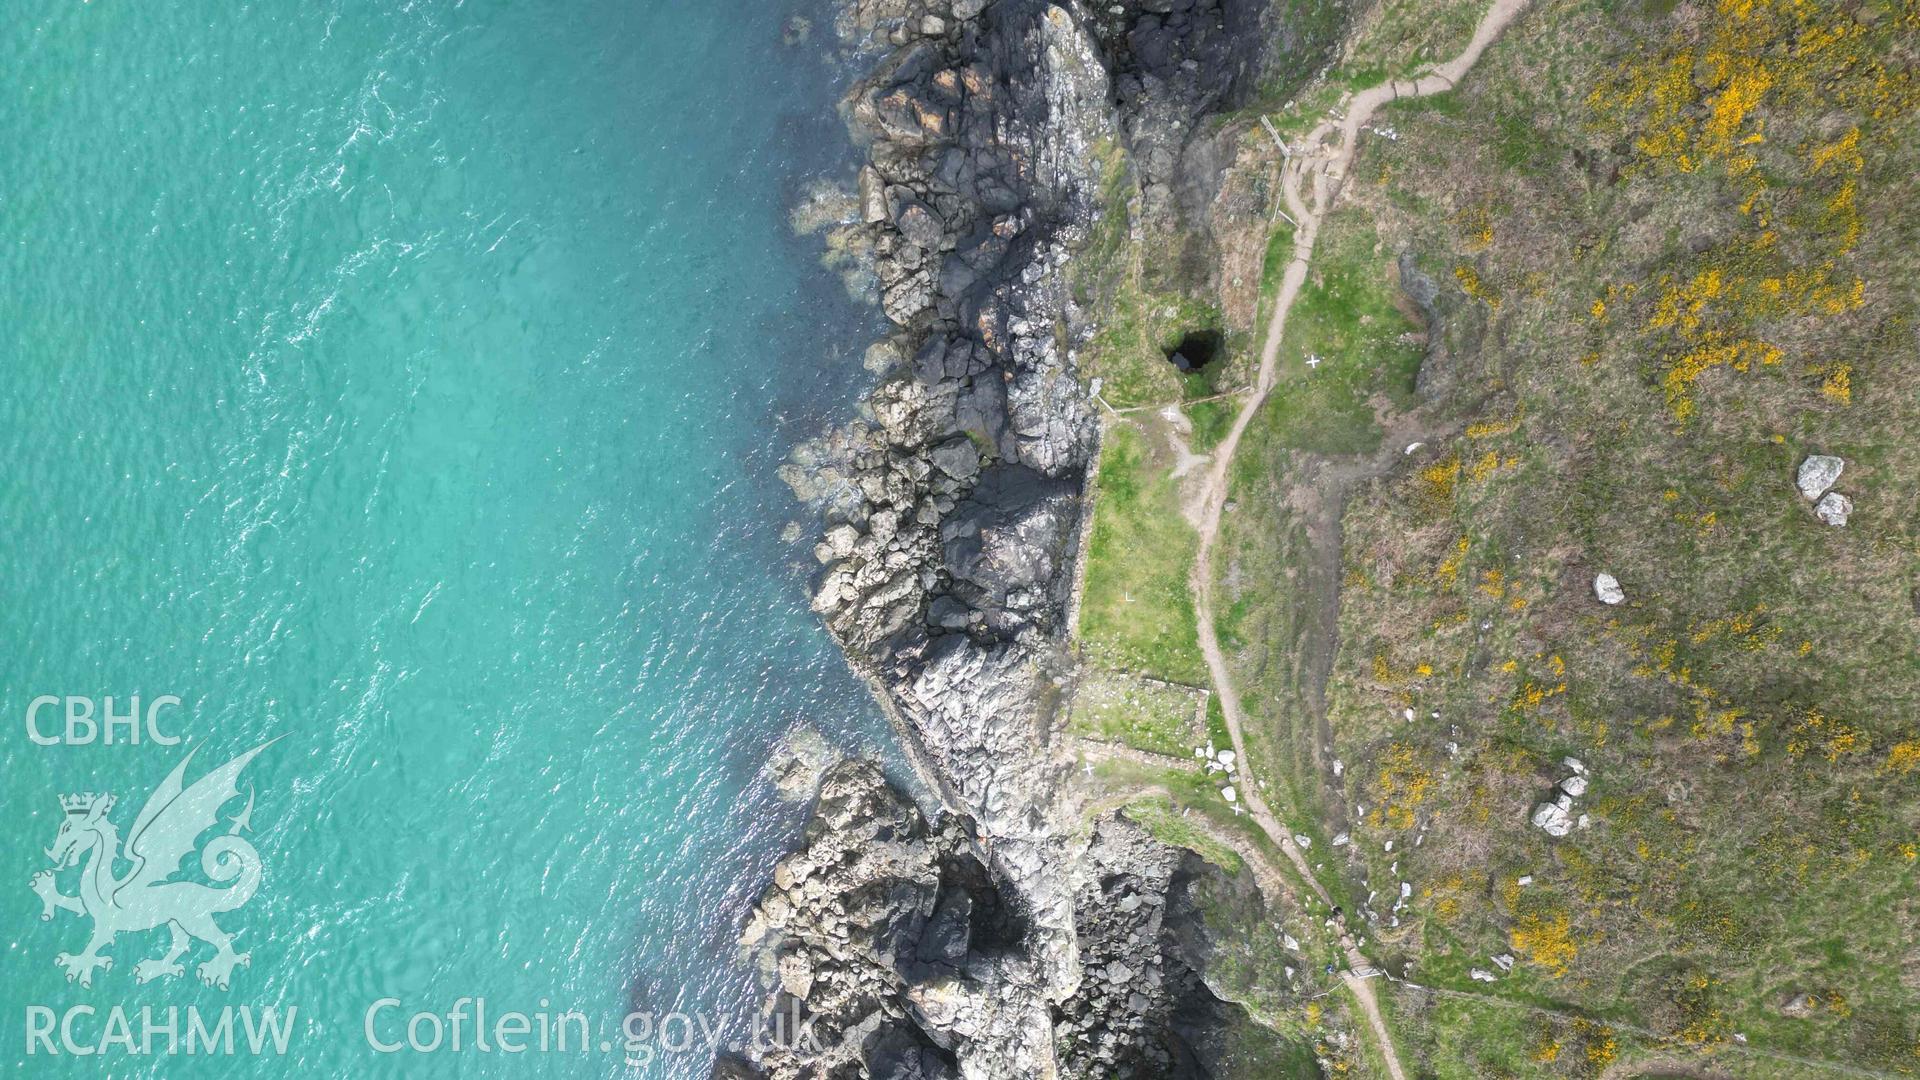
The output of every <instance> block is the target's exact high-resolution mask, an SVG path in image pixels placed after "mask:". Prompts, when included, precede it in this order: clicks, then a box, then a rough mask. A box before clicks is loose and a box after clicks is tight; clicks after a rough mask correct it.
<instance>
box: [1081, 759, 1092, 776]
mask: <svg viewBox="0 0 1920 1080" xmlns="http://www.w3.org/2000/svg"><path fill="white" fill-rule="evenodd" d="M1080 771H1081V772H1084V773H1086V774H1087V775H1088V776H1092V775H1093V762H1091V761H1089V762H1087V767H1086V768H1084V769H1082V770H1080Z"/></svg>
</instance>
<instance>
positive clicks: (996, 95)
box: [728, 0, 1267, 1078]
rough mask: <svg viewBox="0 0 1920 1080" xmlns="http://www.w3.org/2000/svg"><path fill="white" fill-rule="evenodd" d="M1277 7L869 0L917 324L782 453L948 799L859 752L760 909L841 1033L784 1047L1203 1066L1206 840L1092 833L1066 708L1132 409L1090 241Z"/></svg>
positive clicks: (819, 1064)
mask: <svg viewBox="0 0 1920 1080" xmlns="http://www.w3.org/2000/svg"><path fill="white" fill-rule="evenodd" d="M1264 17H1265V15H1264V10H1263V7H1262V5H1260V4H1258V3H1255V2H1253V0H1120V2H1115V3H1107V4H1102V5H1099V7H1098V10H1097V11H1092V10H1090V9H1083V8H1082V7H1080V6H1079V5H1078V4H1071V3H1068V4H1049V3H1042V2H1037V0H995V2H991V3H989V2H984V0H854V2H853V3H851V4H850V6H849V7H848V8H847V9H846V11H845V13H844V14H843V17H842V18H841V20H840V22H839V26H838V30H839V32H840V34H841V37H842V39H843V40H844V41H846V42H848V43H850V44H851V45H853V46H855V47H862V48H869V49H873V50H875V51H876V52H877V53H880V54H882V55H881V58H880V59H879V60H878V62H877V64H876V65H875V66H874V68H873V69H872V74H871V75H870V77H868V78H867V79H865V80H863V81H862V82H861V83H860V84H859V85H858V86H857V87H856V88H855V89H854V90H853V92H852V93H851V94H850V96H849V98H848V100H847V103H846V112H847V114H848V117H849V120H850V124H851V127H852V128H853V131H854V134H855V137H856V138H857V139H859V140H861V142H862V143H863V144H864V145H865V146H866V148H867V158H868V161H867V164H866V165H865V166H863V167H862V168H861V170H860V174H859V179H858V189H859V190H858V200H857V212H856V217H857V220H856V221H854V222H852V223H851V224H850V225H849V226H848V228H849V229H851V230H853V231H854V232H856V233H857V234H858V235H857V237H855V242H854V243H853V244H852V245H850V246H858V247H862V248H864V249H865V250H867V251H869V252H870V253H871V258H872V264H871V271H872V274H873V278H874V280H875V281H877V284H878V293H879V301H880V304H881V307H882V310H883V311H884V312H885V314H886V317H887V319H888V320H889V321H890V322H891V323H892V327H893V328H892V331H891V332H890V334H889V335H888V337H887V338H886V340H885V341H883V342H882V343H880V344H879V345H878V346H876V347H875V349H874V350H872V351H871V352H870V354H869V364H870V366H873V367H874V368H875V369H876V371H877V374H878V384H877V385H876V386H875V388H874V390H873V391H872V393H871V395H870V397H869V399H868V401H867V402H866V404H865V407H864V408H863V410H862V417H861V418H860V419H859V420H857V421H855V422H853V423H850V424H848V425H846V426H844V427H842V428H839V429H836V430H834V431H831V432H829V433H827V434H825V435H824V436H822V437H821V438H819V439H817V440H815V441H813V442H811V443H809V444H807V445H806V446H803V447H801V448H799V449H798V450H797V451H796V452H795V453H794V455H793V458H792V461H791V462H790V464H789V465H787V466H786V467H785V468H784V469H783V471H782V475H783V477H784V478H785V479H786V480H787V481H788V483H789V484H790V485H791V486H792V487H793V488H794V490H795V492H796V494H798V495H799V496H800V497H801V498H802V499H803V500H805V501H806V502H808V503H809V504H811V505H813V506H815V507H816V508H818V510H819V512H820V513H821V515H822V517H823V519H824V530H823V533H822V535H821V537H820V539H819V541H818V542H817V544H816V545H815V548H814V554H815V556H816V557H817V558H818V560H819V562H820V564H821V570H820V573H819V576H818V578H817V581H816V584H815V587H814V593H813V607H814V609H815V610H816V611H817V612H818V613H819V614H820V616H821V617H822V619H823V620H824V621H825V622H826V625H827V626H828V628H829V629H830V630H831V632H832V633H833V635H834V637H835V638H836V639H837V640H838V641H839V643H840V644H841V645H842V647H843V648H844V650H845V651H846V654H847V656H848V659H849V661H850V663H851V664H852V665H853V667H854V668H855V670H856V671H858V672H859V673H860V674H861V675H862V676H864V677H865V678H866V679H867V680H868V681H869V683H870V684H871V686H872V688H873V690H874V692H875V695H876V697H877V698H878V699H879V700H880V702H881V703H882V705H883V707H884V708H885V709H886V710H887V711H888V713H889V714H890V716H891V717H892V719H893V720H894V723H895V726H896V728H897V729H898V730H899V732H900V735H901V738H902V741H903V743H904V744H905V746H906V749H907V751H908V754H909V757H910V758H911V759H912V761H913V762H914V764H915V766H916V768H917V770H918V771H919V772H920V773H921V775H922V777H923V778H924V779H925V780H926V781H927V782H928V785H929V786H930V787H931V788H932V789H934V791H936V792H937V794H938V796H939V800H940V802H941V804H942V813H941V814H940V816H939V820H938V821H937V822H928V821H926V820H924V819H923V818H922V817H921V816H920V814H919V812H918V811H917V810H914V809H913V808H912V806H911V804H910V803H908V802H907V801H906V800H905V799H904V797H902V796H900V795H899V794H898V793H897V792H893V791H892V790H891V789H890V788H888V787H887V786H886V784H885V782H884V780H883V779H881V777H880V776H879V774H878V773H877V772H876V771H874V770H873V769H872V768H871V767H870V766H865V765H861V764H859V763H849V764H843V765H840V766H836V767H835V768H833V769H832V770H830V771H829V772H828V773H827V775H826V777H825V779H824V780H823V782H822V786H821V789H820V796H819V807H818V809H817V811H816V815H815V818H814V820H813V822H812V824H810V826H809V828H808V832H807V841H806V847H805V848H803V850H802V851H800V852H798V853H796V854H795V855H794V856H792V857H790V858H789V859H788V860H786V861H783V862H782V864H781V868H780V869H779V870H778V871H777V872H776V876H775V882H774V885H773V887H772V888H771V889H769V891H768V893H767V895H766V897H765V898H764V899H763V901H762V903H761V905H760V908H759V910H758V912H757V913H756V916H755V919H754V923H753V926H752V927H751V928H750V929H749V931H748V933H747V941H746V944H747V946H748V948H749V950H750V951H752V952H753V953H754V954H755V955H756V956H757V957H758V960H759V963H760V966H761V970H762V972H763V975H764V981H765V982H766V984H767V986H768V988H769V999H768V1015H769V1016H770V1017H771V1016H775V1015H778V1014H779V1013H780V1012H781V1010H782V1009H783V1008H786V1009H789V1010H791V1009H792V1008H793V1007H796V1006H797V1007H798V1008H799V1011H801V1012H804V1013H805V1014H807V1015H810V1016H813V1017H816V1018H818V1022H817V1024H816V1025H815V1033H816V1034H817V1035H819V1034H824V1035H825V1036H826V1037H825V1038H824V1039H823V1044H824V1045H823V1047H821V1048H818V1049H814V1050H809V1049H806V1048H790V1047H789V1048H781V1047H774V1048H772V1049H769V1050H765V1051H762V1052H761V1053H760V1054H759V1055H757V1056H758V1060H757V1061H755V1062H753V1063H752V1064H753V1065H754V1066H755V1067H757V1068H759V1069H761V1070H763V1071H764V1072H765V1073H766V1074H767V1075H769V1076H776V1077H800V1076H849V1077H851V1076H887V1077H933V1076H947V1075H958V1076H965V1077H969V1078H984V1077H1021V1078H1029V1077H1047V1076H1054V1075H1072V1076H1081V1075H1099V1076H1166V1075H1201V1074H1202V1073H1201V1072H1199V1071H1195V1070H1196V1069H1197V1068H1198V1065H1197V1058H1196V1056H1195V1055H1196V1052H1195V1049H1194V1046H1195V1045H1196V1043H1195V1040H1193V1039H1191V1038H1189V1037H1188V1035H1186V1034H1182V1029H1181V1027H1180V1025H1178V1024H1176V1023H1174V1021H1173V1018H1174V1017H1175V1016H1176V1015H1180V1016H1191V1015H1199V1014H1204V1013H1205V1010H1204V1009H1202V1010H1200V1013H1199V1014H1196V1013H1194V1012H1193V1010H1191V1009H1189V1008H1187V1005H1186V1003H1183V1002H1182V1001H1181V1000H1178V999H1179V998H1180V997H1181V996H1182V995H1186V996H1188V997H1191V996H1193V995H1195V994H1198V995H1201V996H1205V993H1206V992H1205V991H1204V986H1203V983H1202V981H1201V980H1200V979H1199V978H1198V977H1197V976H1195V975H1194V974H1193V969H1192V967H1191V966H1190V965H1188V964H1187V963H1186V961H1184V960H1181V961H1177V962H1174V963H1171V964H1168V963H1163V962H1162V961H1161V960H1160V959H1159V956H1160V950H1159V947H1158V945H1157V944H1156V942H1158V941H1159V940H1160V938H1161V936H1162V933H1163V928H1162V925H1161V920H1162V919H1163V917H1164V912H1165V911H1166V903H1167V890H1168V887H1169V883H1170V882H1172V881H1173V880H1174V879H1175V877H1176V875H1175V873H1174V868H1176V867H1177V866H1179V865H1180V864H1181V861H1182V858H1183V853H1181V852H1179V851H1178V850H1177V849H1173V848H1168V847H1165V846H1163V845H1160V844H1158V843H1157V842H1155V841H1154V840H1152V839H1151V838H1150V837H1149V836H1147V835H1146V833H1145V832H1144V831H1142V830H1140V829H1138V828H1135V827H1132V826H1131V825H1128V824H1127V823H1125V822H1124V821H1123V820H1119V819H1115V818H1112V817H1111V816H1110V817H1109V818H1107V819H1105V820H1104V821H1103V823H1101V824H1100V825H1099V826H1097V827H1096V829H1095V832H1094V835H1092V836H1091V837H1090V836H1089V835H1088V833H1087V829H1086V827H1085V825H1084V824H1083V823H1081V822H1080V821H1079V819H1078V817H1077V815H1076V814H1075V813H1074V812H1073V810H1072V809H1071V808H1070V807H1069V806H1068V805H1067V801H1066V799H1065V797H1064V791H1065V788H1066V784H1067V772H1068V761H1067V760H1066V758H1065V757H1064V756H1063V755H1062V754H1060V753H1058V752H1057V751H1056V748H1055V747H1054V746H1053V743H1052V738H1051V736H1052V733H1053V730H1054V727H1055V724H1056V712H1057V711H1058V708H1059V706H1060V704H1061V702H1062V699H1063V697H1064V695H1065V693H1066V690H1067V687H1068V680H1069V676H1070V660H1069V656H1068V653H1067V650H1066V643H1067V637H1068V634H1069V631H1070V627H1069V626H1068V618H1069V610H1070V606H1071V597H1070V595H1069V594H1070V591H1071V588H1072V582H1073V580H1074V562H1075V559H1076V557H1077V552H1078V550H1079V539H1080V532H1081V529H1082V527H1083V524H1084V521H1083V518H1084V516H1085V515H1084V506H1083V488H1084V483H1085V479H1086V476H1087V474H1088V471H1089V469H1090V468H1091V466H1092V463H1093V460H1094V456H1095V452H1096V449H1097V442H1098V437H1099V427H1098V423H1097V418H1096V416H1095V413H1094V403H1093V397H1092V393H1091V391H1090V389H1089V387H1087V386H1086V385H1085V384H1084V383H1083V380H1082V379H1081V377H1080V375H1079V373H1078V372H1077V371H1076V369H1075V347H1076V345H1078V344H1080V343H1082V342H1084V341H1085V340H1086V338H1087V336H1088V335H1089V334H1090V332H1091V329H1092V328H1091V326H1090V325H1089V319H1088V317H1087V315H1086V313H1085V312H1083V311H1082V310H1080V309H1079V307H1078V306H1077V305H1076V302H1075V298H1074V294H1073V292H1072V289H1071V288H1070V284H1069V279H1068V273H1067V268H1068V264H1069V261H1070V260H1071V258H1072V256H1073V254H1074V252H1075V251H1076V250H1077V249H1078V248H1079V247H1080V246H1081V245H1082V244H1083V243H1084V242H1085V240H1086V238H1087V236H1088V234H1089V230H1090V229H1091V228H1092V226H1093V224H1094V221H1095V218H1096V214H1097V213H1098V212H1099V207H1098V193H1099V184H1100V181H1101V177H1100V176H1099V175H1098V174H1097V165H1096V161H1097V160H1098V154H1097V153H1096V151H1097V149H1098V148H1099V147H1101V146H1102V145H1103V144H1106V143H1107V142H1109V141H1114V142H1117V143H1119V144H1121V145H1125V146H1127V147H1129V148H1130V149H1131V151H1132V153H1133V155H1134V157H1135V159H1136V160H1139V161H1142V162H1143V165H1142V168H1141V176H1140V179H1141V181H1142V184H1143V191H1145V192H1146V193H1147V195H1148V201H1149V203H1151V202H1152V201H1153V200H1155V199H1161V200H1163V201H1165V200H1167V199H1168V198H1170V197H1171V193H1174V192H1176V191H1177V190H1178V189H1179V187H1180V184H1181V183H1182V181H1181V180H1180V179H1179V177H1180V174H1181V171H1182V169H1183V168H1185V167H1186V165H1185V161H1184V159H1185V156H1186V150H1187V147H1188V146H1189V144H1190V135H1191V133H1192V132H1193V130H1194V129H1195V128H1196V126H1197V121H1198V120H1199V119H1200V118H1201V117H1202V116H1204V115H1205V114H1206V113H1208V112H1209V111H1210V110H1213V109H1215V108H1218V107H1221V106H1225V105H1231V104H1233V103H1234V102H1235V101H1236V100H1237V99H1239V98H1240V97H1242V96H1244V95H1245V94H1247V93H1248V92H1250V90H1251V88H1252V86H1253V83H1254V81H1255V79H1256V77H1257V75H1258V72H1259V68H1260V64H1261V57H1262V46H1261V45H1260V43H1261V42H1263V41H1265V40H1267V38H1266V37H1265V34H1264V30H1263V29H1262V27H1261V25H1260V24H1261V22H1262V19H1263V18H1264ZM1150 209H1151V207H1149V210H1150ZM1118 882H1125V883H1130V884H1127V885H1126V886H1125V887H1124V888H1123V887H1120V886H1119V885H1116V883H1118ZM1199 1042H1204V1039H1202V1040H1199ZM728 1067H729V1068H737V1067H739V1063H731V1064H729V1066H728Z"/></svg>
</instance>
